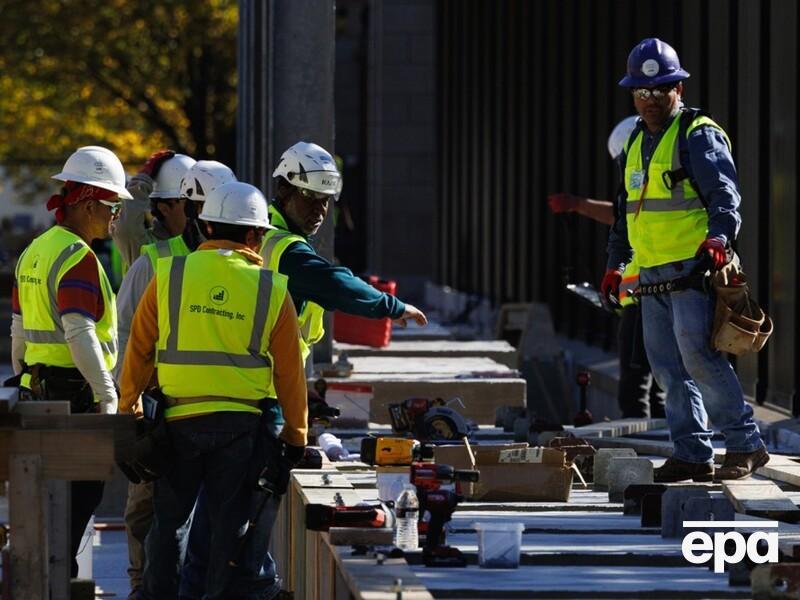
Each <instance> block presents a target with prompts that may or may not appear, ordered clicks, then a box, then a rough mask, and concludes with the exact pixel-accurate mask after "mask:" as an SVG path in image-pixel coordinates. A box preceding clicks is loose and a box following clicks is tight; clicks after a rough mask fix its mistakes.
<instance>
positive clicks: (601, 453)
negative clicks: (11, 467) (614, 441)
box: [594, 448, 636, 491]
mask: <svg viewBox="0 0 800 600" xmlns="http://www.w3.org/2000/svg"><path fill="white" fill-rule="evenodd" d="M614 456H618V457H627V458H635V457H636V451H635V450H634V449H633V448H600V449H599V450H598V451H597V454H595V456H594V489H595V491H605V490H607V489H608V463H609V461H610V460H611V458H612V457H614Z"/></svg>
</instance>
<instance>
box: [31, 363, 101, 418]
mask: <svg viewBox="0 0 800 600" xmlns="http://www.w3.org/2000/svg"><path fill="white" fill-rule="evenodd" d="M19 391H20V400H23V401H25V400H28V401H31V400H33V401H35V400H66V401H68V402H69V403H70V411H71V412H72V413H73V414H81V413H94V412H97V408H98V407H97V403H96V402H95V401H94V393H93V392H92V388H91V386H90V385H89V382H87V381H86V379H84V377H83V375H82V374H81V372H80V371H79V370H78V369H76V368H74V367H52V366H48V365H42V364H35V365H23V368H22V374H21V375H20V383H19Z"/></svg>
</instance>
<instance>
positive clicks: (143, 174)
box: [111, 150, 195, 274]
mask: <svg viewBox="0 0 800 600" xmlns="http://www.w3.org/2000/svg"><path fill="white" fill-rule="evenodd" d="M194 163H195V160H194V159H193V158H191V157H189V156H186V155H185V154H176V153H175V152H174V151H173V150H159V151H158V152H154V153H153V154H152V155H151V156H150V158H148V159H147V161H146V162H145V163H144V165H142V167H141V169H139V172H138V173H137V174H136V175H134V176H133V177H131V179H130V181H129V182H128V191H129V192H130V193H131V194H132V199H131V200H129V201H127V202H124V203H123V205H122V210H121V211H120V214H119V218H118V219H117V220H116V221H115V222H114V223H113V225H112V227H111V237H112V239H113V240H114V244H116V246H117V249H118V250H119V252H120V254H121V255H122V261H123V264H124V268H125V269H127V268H128V267H130V266H131V265H132V264H133V261H135V260H136V259H137V258H139V254H140V251H141V248H142V246H144V245H146V244H152V243H154V242H157V241H158V240H166V239H169V238H171V237H175V236H176V235H180V234H181V233H182V232H183V229H184V225H185V224H186V217H185V215H184V206H183V200H181V199H180V193H179V191H180V184H181V179H182V178H183V175H184V173H186V171H187V170H188V169H189V167H191V166H192V165H193V164H194ZM148 209H149V211H150V215H151V216H152V222H151V224H150V226H148V225H147V218H148V215H147V212H148ZM123 274H124V273H123Z"/></svg>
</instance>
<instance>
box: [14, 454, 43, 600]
mask: <svg viewBox="0 0 800 600" xmlns="http://www.w3.org/2000/svg"><path fill="white" fill-rule="evenodd" d="M43 462H44V460H43V458H42V457H41V456H40V455H38V454H12V455H11V456H10V457H9V460H8V463H9V465H8V470H9V472H10V475H11V481H12V483H13V482H17V483H18V484H17V485H12V486H11V487H10V498H9V512H10V516H11V519H10V520H11V523H12V529H13V533H12V536H13V542H12V544H11V589H12V590H13V593H14V598H24V599H25V600H47V598H48V593H49V590H48V588H49V581H50V569H49V564H48V560H47V554H48V553H47V548H48V539H47V504H46V503H45V498H44V495H45V475H44V467H43Z"/></svg>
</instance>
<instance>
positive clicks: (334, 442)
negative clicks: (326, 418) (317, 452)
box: [317, 433, 350, 461]
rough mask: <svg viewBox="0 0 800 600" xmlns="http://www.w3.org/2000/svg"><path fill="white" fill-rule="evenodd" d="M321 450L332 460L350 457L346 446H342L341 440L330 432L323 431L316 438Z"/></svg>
mask: <svg viewBox="0 0 800 600" xmlns="http://www.w3.org/2000/svg"><path fill="white" fill-rule="evenodd" d="M317 441H318V442H319V445H320V447H321V448H322V451H323V452H325V454H327V455H328V458H329V459H330V460H332V461H337V460H347V459H348V458H350V452H349V451H348V450H347V448H345V447H343V446H342V440H340V439H339V438H337V437H336V436H335V435H333V434H332V433H323V434H320V436H319V437H318V438H317Z"/></svg>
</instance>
